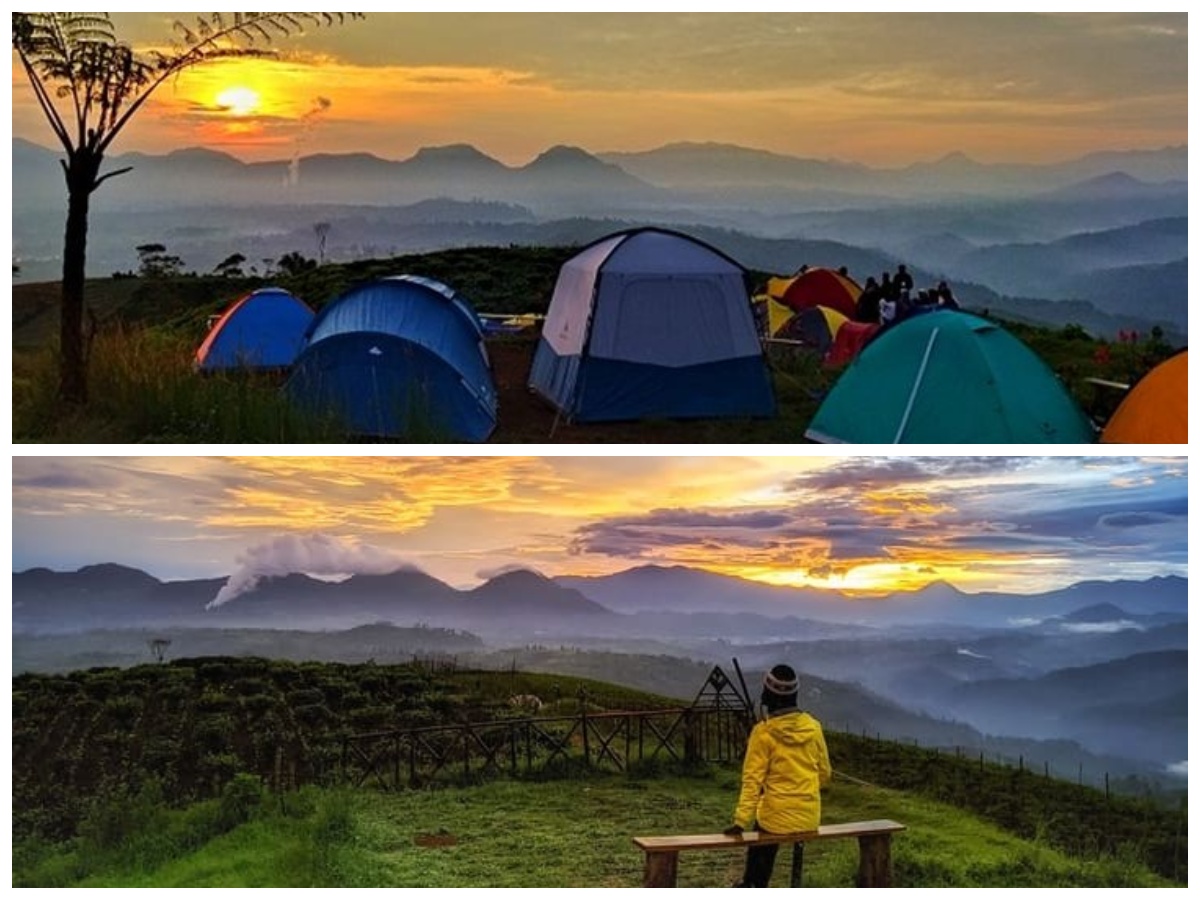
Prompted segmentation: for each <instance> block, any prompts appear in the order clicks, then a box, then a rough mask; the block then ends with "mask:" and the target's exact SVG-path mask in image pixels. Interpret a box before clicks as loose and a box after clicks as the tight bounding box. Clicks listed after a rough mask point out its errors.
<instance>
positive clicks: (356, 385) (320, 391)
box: [284, 275, 496, 441]
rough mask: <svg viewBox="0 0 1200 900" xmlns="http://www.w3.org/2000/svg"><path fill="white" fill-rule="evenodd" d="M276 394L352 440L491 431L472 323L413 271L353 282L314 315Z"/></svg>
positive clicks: (482, 357)
mask: <svg viewBox="0 0 1200 900" xmlns="http://www.w3.org/2000/svg"><path fill="white" fill-rule="evenodd" d="M284 389H285V390H286V392H287V394H288V396H290V397H291V398H292V400H293V401H294V402H295V403H297V404H298V405H300V406H303V407H304V408H306V409H309V410H312V411H314V412H317V413H319V414H328V415H334V416H336V417H338V418H340V419H341V420H342V421H343V422H344V423H345V424H346V426H347V427H348V428H350V429H351V430H353V431H354V432H355V433H357V434H360V435H366V436H373V437H388V438H403V439H408V440H446V441H483V440H486V439H487V438H488V436H489V435H490V434H491V433H492V430H493V429H494V428H495V427H496V387H495V384H494V382H493V380H492V372H491V367H490V365H489V363H488V356H487V351H486V349H485V348H484V345H483V329H482V326H481V325H480V322H479V317H478V316H476V315H475V312H474V310H473V309H472V308H471V307H470V305H469V304H468V303H467V302H466V301H465V300H463V299H462V298H461V297H459V296H458V295H457V294H455V293H454V291H453V290H451V289H450V288H448V287H446V285H444V284H441V283H440V282H437V281H433V280H431V279H428V278H419V277H416V276H413V275H401V276H399V277H395V278H384V279H382V280H380V281H375V282H372V283H370V284H366V285H362V286H360V287H357V288H354V289H352V290H350V291H349V292H347V293H345V294H343V295H342V296H341V297H339V298H338V299H337V300H335V301H334V302H333V303H331V304H329V305H328V306H326V307H325V308H324V309H322V310H321V312H320V313H319V314H318V315H317V317H316V318H315V319H314V320H313V323H312V325H311V327H310V328H309V331H308V346H307V348H306V349H305V350H304V352H303V353H302V354H301V355H300V358H299V359H297V360H296V365H295V367H294V368H293V370H292V374H291V377H290V378H289V379H288V382H287V384H286V385H285V388H284Z"/></svg>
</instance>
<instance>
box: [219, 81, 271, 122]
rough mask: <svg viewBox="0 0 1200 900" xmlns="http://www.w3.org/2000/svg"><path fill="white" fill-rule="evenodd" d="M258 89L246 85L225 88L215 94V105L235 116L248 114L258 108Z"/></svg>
mask: <svg viewBox="0 0 1200 900" xmlns="http://www.w3.org/2000/svg"><path fill="white" fill-rule="evenodd" d="M260 102H261V100H260V98H259V96H258V91H256V90H253V89H251V88H248V87H230V88H225V90H223V91H221V93H219V94H217V106H219V107H221V109H224V110H227V111H229V112H230V113H231V114H232V115H235V116H248V115H250V114H251V113H253V112H256V111H257V110H258V107H259V104H260Z"/></svg>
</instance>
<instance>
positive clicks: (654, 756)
mask: <svg viewBox="0 0 1200 900" xmlns="http://www.w3.org/2000/svg"><path fill="white" fill-rule="evenodd" d="M748 725H749V723H748V721H747V718H746V716H745V714H744V712H742V711H740V710H735V709H728V708H715V709H703V708H699V709H698V708H691V709H663V710H649V711H647V710H643V711H637V712H613V711H609V712H587V711H586V710H581V711H580V712H579V713H577V714H576V715H574V716H562V717H548V718H514V719H496V720H491V721H487V722H472V723H461V724H455V725H437V726H429V727H425V728H412V729H406V730H396V731H383V732H374V733H368V734H357V735H350V736H347V737H345V738H344V739H343V740H342V748H341V760H340V766H339V772H338V780H339V781H341V782H342V783H344V784H352V785H354V786H356V787H361V786H364V785H369V786H374V787H378V788H382V789H384V790H402V789H404V788H406V787H420V786H422V785H427V784H431V783H436V782H448V781H449V782H453V781H471V780H476V779H481V778H487V777H493V776H499V775H509V776H517V775H524V776H531V775H532V776H536V775H539V774H561V773H562V772H564V771H569V770H572V769H578V770H590V771H613V772H625V771H629V769H630V766H631V765H636V764H642V763H649V762H654V761H660V762H674V763H687V764H693V763H700V762H731V761H740V760H741V758H742V753H743V751H744V749H745V746H746V737H747V734H748Z"/></svg>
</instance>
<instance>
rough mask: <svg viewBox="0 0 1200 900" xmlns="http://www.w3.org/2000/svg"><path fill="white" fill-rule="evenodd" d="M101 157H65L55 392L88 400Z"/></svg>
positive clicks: (81, 153) (71, 398)
mask: <svg viewBox="0 0 1200 900" xmlns="http://www.w3.org/2000/svg"><path fill="white" fill-rule="evenodd" d="M99 171H100V157H99V156H96V155H95V154H93V153H90V152H88V151H87V150H78V151H76V152H74V153H72V154H71V155H70V156H69V157H68V163H67V167H66V175H67V232H66V237H65V239H64V241H63V276H62V307H61V311H60V312H61V315H60V319H59V354H60V357H59V382H58V394H59V397H61V398H62V399H63V400H65V401H66V402H68V403H86V402H87V355H86V353H85V351H84V343H83V310H84V302H83V291H84V281H85V274H84V273H85V269H86V266H87V232H88V206H89V204H90V202H91V197H92V191H94V190H95V189H96V176H97V174H98V173H99Z"/></svg>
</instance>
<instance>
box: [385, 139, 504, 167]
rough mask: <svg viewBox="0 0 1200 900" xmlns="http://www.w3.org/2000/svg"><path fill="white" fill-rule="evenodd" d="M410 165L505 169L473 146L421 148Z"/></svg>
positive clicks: (456, 145) (453, 145)
mask: <svg viewBox="0 0 1200 900" xmlns="http://www.w3.org/2000/svg"><path fill="white" fill-rule="evenodd" d="M408 162H410V163H432V162H436V163H439V164H441V163H455V164H459V165H462V164H466V165H479V164H482V165H485V166H487V167H489V168H505V166H504V164H503V163H502V162H500V161H499V160H497V159H493V158H492V157H490V156H488V155H487V154H486V153H484V152H483V151H482V150H480V149H479V148H478V147H476V146H474V145H473V144H443V145H441V146H437V147H422V148H421V149H419V150H418V151H417V152H416V153H414V154H413V156H412V158H411V159H409V160H408Z"/></svg>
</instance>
